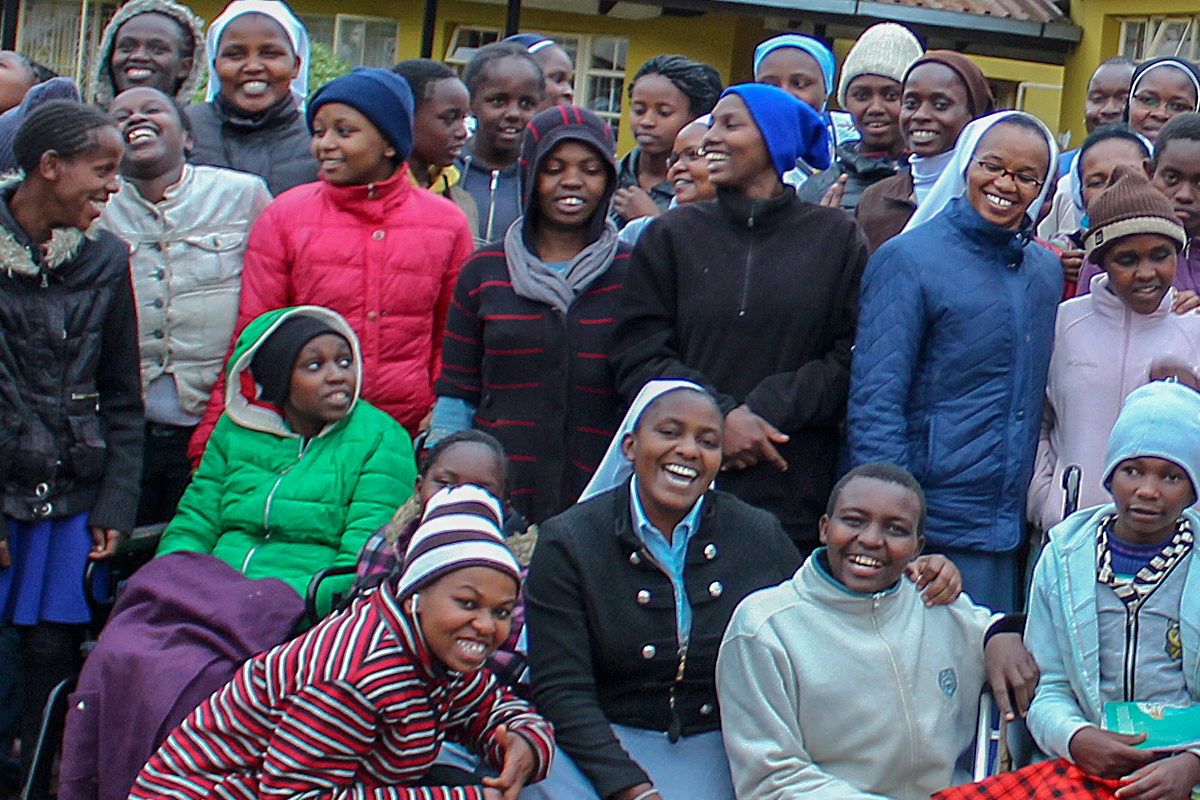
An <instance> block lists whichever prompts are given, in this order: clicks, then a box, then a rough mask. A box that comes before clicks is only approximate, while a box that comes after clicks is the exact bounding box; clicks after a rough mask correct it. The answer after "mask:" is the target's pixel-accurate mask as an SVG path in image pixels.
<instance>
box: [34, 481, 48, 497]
mask: <svg viewBox="0 0 1200 800" xmlns="http://www.w3.org/2000/svg"><path fill="white" fill-rule="evenodd" d="M49 491H50V484H48V483H39V484H38V485H37V486H35V487H34V488H33V495H34V497H45V496H46V493H47V492H49Z"/></svg>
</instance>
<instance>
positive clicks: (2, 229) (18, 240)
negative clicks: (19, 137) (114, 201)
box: [0, 173, 99, 277]
mask: <svg viewBox="0 0 1200 800" xmlns="http://www.w3.org/2000/svg"><path fill="white" fill-rule="evenodd" d="M20 183H21V176H20V174H18V173H9V174H7V175H0V264H3V265H4V266H3V267H0V269H2V270H3V271H4V272H5V273H7V274H8V276H9V277H12V276H13V275H26V276H30V277H32V276H35V275H40V274H42V272H43V271H46V272H49V271H51V270H55V269H57V268H58V267H61V266H62V265H63V264H66V263H67V262H68V261H70V260H71V259H72V258H74V257H75V254H76V253H78V252H79V248H81V247H83V243H84V240H85V239H88V238H93V237H94V236H95V232H96V231H97V230H99V229H98V228H96V227H95V226H93V227H92V228H90V229H88V230H87V231H81V230H78V229H77V228H55V229H54V230H52V231H51V232H50V239H49V240H48V241H47V242H46V243H45V244H44V245H42V248H41V249H42V258H41V263H39V262H38V261H37V260H35V259H34V257H33V251H32V249H31V248H32V247H34V245H33V244H32V242H30V240H29V237H28V235H27V234H26V233H25V232H24V231H23V230H21V229H20V226H19V225H17V221H16V220H15V219H13V217H12V214H11V213H10V212H9V210H8V202H7V201H8V198H9V197H11V196H12V193H13V192H15V191H16V190H17V186H18V185H19V184H20Z"/></svg>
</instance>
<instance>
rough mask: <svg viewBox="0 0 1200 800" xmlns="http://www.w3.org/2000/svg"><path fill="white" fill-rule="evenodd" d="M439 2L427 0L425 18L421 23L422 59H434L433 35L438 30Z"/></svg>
mask: <svg viewBox="0 0 1200 800" xmlns="http://www.w3.org/2000/svg"><path fill="white" fill-rule="evenodd" d="M437 6H438V0H425V18H424V19H423V20H422V22H421V58H433V34H434V32H435V31H436V30H437Z"/></svg>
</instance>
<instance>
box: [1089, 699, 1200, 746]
mask: <svg viewBox="0 0 1200 800" xmlns="http://www.w3.org/2000/svg"><path fill="white" fill-rule="evenodd" d="M1104 729H1105V730H1109V731H1114V732H1116V733H1145V734H1146V741H1144V742H1142V743H1141V744H1139V745H1137V747H1138V748H1140V749H1142V750H1155V751H1159V752H1164V753H1170V752H1177V751H1180V750H1189V749H1192V748H1195V747H1200V705H1195V706H1182V707H1180V706H1168V705H1164V704H1163V703H1105V704H1104Z"/></svg>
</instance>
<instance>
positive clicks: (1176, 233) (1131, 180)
mask: <svg viewBox="0 0 1200 800" xmlns="http://www.w3.org/2000/svg"><path fill="white" fill-rule="evenodd" d="M1088 220H1089V223H1090V224H1089V227H1088V230H1087V236H1086V237H1085V238H1084V240H1083V251H1084V253H1085V254H1086V256H1087V257H1088V258H1089V259H1091V260H1092V261H1094V262H1095V263H1097V264H1099V263H1100V260H1099V259H1100V253H1099V252H1097V251H1100V250H1103V249H1104V248H1105V247H1106V246H1108V245H1110V244H1112V243H1113V242H1115V241H1116V240H1117V239H1121V238H1123V237H1125V236H1133V235H1135V234H1139V233H1157V234H1159V235H1160V236H1165V237H1167V238H1168V239H1170V240H1171V241H1173V242H1175V245H1176V248H1177V249H1179V250H1182V249H1183V246H1184V245H1185V244H1187V233H1186V232H1184V230H1183V226H1182V225H1180V224H1179V220H1178V219H1177V218H1176V217H1175V211H1174V210H1173V208H1172V206H1171V201H1170V200H1168V199H1167V198H1166V196H1165V195H1164V194H1163V193H1162V192H1160V191H1158V190H1157V189H1155V188H1154V187H1153V186H1152V185H1151V184H1150V181H1149V180H1148V179H1147V178H1146V176H1145V175H1142V174H1140V173H1138V172H1135V171H1134V170H1131V169H1129V168H1128V167H1125V166H1117V167H1114V168H1113V172H1112V177H1111V178H1109V180H1108V186H1107V187H1105V189H1104V191H1102V192H1100V194H1099V195H1097V196H1096V198H1095V199H1093V200H1092V202H1091V204H1090V205H1089V206H1088ZM1094 252H1095V253H1096V257H1095V258H1092V253H1094Z"/></svg>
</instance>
